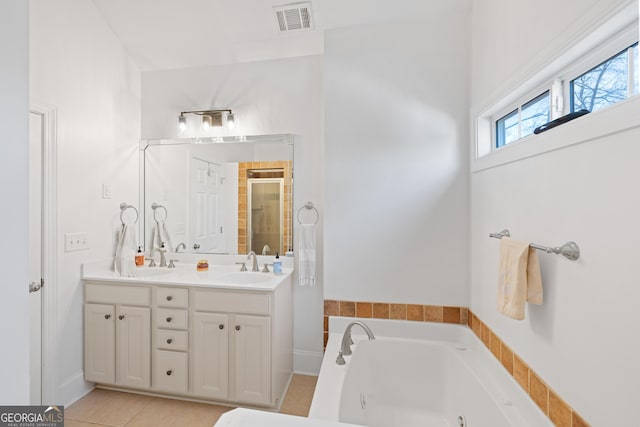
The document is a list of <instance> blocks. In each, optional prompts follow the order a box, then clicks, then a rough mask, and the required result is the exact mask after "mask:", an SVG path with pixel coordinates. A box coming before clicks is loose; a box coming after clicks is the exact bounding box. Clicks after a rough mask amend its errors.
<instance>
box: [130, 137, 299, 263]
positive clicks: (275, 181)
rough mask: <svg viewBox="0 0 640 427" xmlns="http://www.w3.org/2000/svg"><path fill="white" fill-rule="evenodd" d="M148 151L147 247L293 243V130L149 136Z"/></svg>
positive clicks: (281, 248)
mask: <svg viewBox="0 0 640 427" xmlns="http://www.w3.org/2000/svg"><path fill="white" fill-rule="evenodd" d="M142 150H143V152H144V155H143V156H142V157H141V158H142V165H141V168H142V171H143V173H142V175H143V177H142V179H141V183H142V185H141V200H142V203H141V205H142V206H144V209H143V211H144V213H143V214H142V217H143V219H144V226H143V230H144V236H143V239H144V243H145V250H147V251H152V250H153V249H155V248H158V247H160V246H161V245H162V244H163V243H164V245H165V248H166V249H167V250H168V251H169V252H175V251H176V250H179V251H182V250H183V249H184V250H185V251H186V252H191V253H214V254H246V253H248V252H249V251H251V250H253V251H254V252H255V253H257V254H264V255H275V254H276V252H279V253H280V254H282V255H284V254H285V253H286V252H287V251H289V250H291V249H292V246H293V233H292V230H293V227H292V218H293V217H292V209H293V199H292V194H293V138H292V136H291V135H262V136H252V137H249V136H247V137H218V138H206V139H205V138H200V139H173V140H147V141H143V143H142ZM181 243H183V244H184V247H185V248H183V246H182V245H180V244H181Z"/></svg>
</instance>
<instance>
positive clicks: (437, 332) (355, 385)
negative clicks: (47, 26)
mask: <svg viewBox="0 0 640 427" xmlns="http://www.w3.org/2000/svg"><path fill="white" fill-rule="evenodd" d="M353 320H361V321H363V322H364V323H366V324H367V325H368V326H369V327H370V328H371V329H372V330H373V332H374V334H375V335H376V339H375V340H373V341H368V340H367V339H366V335H364V334H362V329H360V328H359V327H358V326H355V327H354V328H353V330H352V332H353V338H354V342H355V345H354V346H352V349H353V355H351V356H346V357H345V360H346V364H345V365H342V366H340V365H337V364H336V363H335V358H336V356H337V354H338V350H339V347H340V342H341V340H342V333H343V332H344V329H345V327H346V325H348V324H349V323H350V322H352V321H353ZM361 334H362V335H361ZM309 417H311V418H319V419H325V420H332V421H339V422H344V423H351V424H359V425H365V426H369V427H396V426H397V427H414V426H416V427H417V426H421V427H427V426H429V427H441V426H442V427H445V426H446V427H459V426H465V427H529V426H530V427H537V426H553V424H552V423H551V421H550V420H549V419H548V418H547V417H546V416H545V415H544V414H543V413H542V411H541V410H540V409H539V408H538V407H537V406H536V405H535V404H534V403H533V401H531V400H530V398H529V397H528V396H527V394H526V393H525V392H524V391H523V390H522V389H521V388H520V386H519V385H518V384H517V383H516V381H515V380H514V379H513V378H512V377H511V376H510V375H509V374H508V373H507V371H506V370H505V369H504V368H503V367H502V365H501V364H500V363H499V362H498V361H497V360H496V359H495V358H494V357H493V355H492V354H491V353H490V352H489V350H487V349H486V348H485V347H484V345H483V344H482V343H481V342H480V340H478V339H477V337H476V336H475V335H474V334H473V332H471V330H470V329H469V328H467V327H466V326H462V325H450V324H440V323H423V322H409V321H397V320H393V321H390V320H379V319H353V318H340V317H335V318H331V319H330V324H329V341H328V343H327V349H326V352H325V357H324V359H323V362H322V367H321V371H320V376H319V378H318V384H317V386H316V391H315V393H314V397H313V402H312V404H311V409H310V413H309Z"/></svg>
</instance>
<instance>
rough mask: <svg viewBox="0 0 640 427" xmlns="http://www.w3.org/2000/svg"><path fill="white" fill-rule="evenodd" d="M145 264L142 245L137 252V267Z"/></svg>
mask: <svg viewBox="0 0 640 427" xmlns="http://www.w3.org/2000/svg"><path fill="white" fill-rule="evenodd" d="M143 265H144V254H143V253H142V246H138V253H137V254H136V267H142V266H143Z"/></svg>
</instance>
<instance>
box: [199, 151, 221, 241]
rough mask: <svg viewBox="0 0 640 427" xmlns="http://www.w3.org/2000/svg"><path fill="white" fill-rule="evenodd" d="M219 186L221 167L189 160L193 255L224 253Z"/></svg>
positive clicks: (200, 160)
mask: <svg viewBox="0 0 640 427" xmlns="http://www.w3.org/2000/svg"><path fill="white" fill-rule="evenodd" d="M221 182H222V181H221V167H220V165H218V164H215V163H211V162H208V161H206V160H202V159H199V158H197V157H192V158H191V182H190V188H191V191H190V193H191V197H190V198H191V215H190V216H191V224H192V227H191V244H192V245H193V249H194V251H196V252H207V253H223V252H225V247H224V238H223V232H224V229H223V228H222V225H221V224H222V221H221V219H220V212H222V208H223V207H222V206H220V204H221V201H222V200H223V198H222V197H220V194H221V192H222V190H221V185H222V184H221Z"/></svg>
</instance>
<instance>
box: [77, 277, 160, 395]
mask: <svg viewBox="0 0 640 427" xmlns="http://www.w3.org/2000/svg"><path fill="white" fill-rule="evenodd" d="M85 301H87V303H86V304H85V306H84V313H85V328H84V337H85V354H84V360H85V378H86V379H87V380H88V381H95V382H98V383H104V384H115V385H119V386H123V387H136V388H147V387H149V386H150V385H151V380H150V378H151V359H150V350H151V347H150V344H151V309H150V308H149V307H148V305H149V304H150V298H149V289H147V288H143V287H127V288H123V287H113V286H108V285H100V284H87V286H86V287H85ZM129 304H131V305H129ZM136 305H140V306H136ZM145 305H146V307H145Z"/></svg>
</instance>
